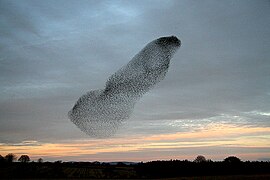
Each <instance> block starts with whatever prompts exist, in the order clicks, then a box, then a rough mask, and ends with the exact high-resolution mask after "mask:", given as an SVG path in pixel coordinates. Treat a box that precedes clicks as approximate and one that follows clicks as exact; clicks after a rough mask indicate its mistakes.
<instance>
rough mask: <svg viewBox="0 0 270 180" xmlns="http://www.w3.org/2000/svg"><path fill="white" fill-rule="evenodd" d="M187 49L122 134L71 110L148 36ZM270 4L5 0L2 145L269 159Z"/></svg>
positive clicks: (56, 152)
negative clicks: (92, 132)
mask: <svg viewBox="0 0 270 180" xmlns="http://www.w3.org/2000/svg"><path fill="white" fill-rule="evenodd" d="M167 35H176V36H177V37H178V38H179V39H181V41H182V46H181V48H180V50H179V51H178V52H177V54H176V55H175V56H174V58H173V59H172V61H171V66H170V69H169V72H168V74H167V77H166V78H165V80H163V81H162V82H161V83H160V84H158V85H157V86H156V88H155V89H153V90H152V91H150V92H149V93H147V94H146V95H145V96H144V97H143V98H142V99H141V100H140V102H139V103H137V104H136V107H135V109H134V112H133V115H132V117H131V118H130V119H129V120H127V121H126V122H125V123H124V124H123V126H122V127H120V128H119V130H118V132H117V134H116V135H115V136H114V137H111V138H107V139H93V138H91V137H89V136H87V135H85V134H84V133H83V132H81V131H80V130H79V129H78V128H77V127H76V126H75V125H74V124H73V123H72V122H70V120H69V119H68V118H67V112H68V111H69V110H70V109H71V108H72V106H73V105H74V103H75V101H76V100H77V99H78V98H79V97H80V96H81V95H82V94H84V93H86V92H87V91H89V90H94V89H100V88H103V87H104V85H105V82H106V80H107V78H108V77H109V76H110V75H111V74H113V73H114V72H115V71H116V70H118V69H119V68H120V67H122V66H123V65H125V64H126V63H127V62H128V61H129V60H130V59H131V58H132V57H133V56H134V55H135V54H136V53H137V52H138V51H139V50H140V49H142V48H143V47H144V46H145V45H146V44H147V43H148V42H150V41H152V40H153V39H156V38H158V37H160V36H167ZM269 49H270V1H267V0H257V1H254V0H231V1H230V0H226V1H216V0H213V1H208V0H203V1H199V0H179V1H172V0H167V1H163V0H156V1H149V0H144V1H99V0H97V1H84V0H79V1H77V0H74V1H73V0H46V1H45V0H44V1H43V0H0V154H1V155H2V156H4V155H6V154H7V153H15V154H17V155H21V154H28V155H29V156H30V157H31V158H32V159H37V158H40V157H41V158H43V159H44V160H45V161H46V160H50V161H54V160H59V159H62V160H65V161H69V160H74V161H95V160H98V161H149V160H155V159H189V160H192V159H194V158H195V157H196V156H197V155H204V156H205V157H206V158H209V159H212V160H222V159H224V158H225V157H227V156H229V155H235V156H238V157H239V158H241V159H242V160H267V159H268V160H269V158H270V50H269Z"/></svg>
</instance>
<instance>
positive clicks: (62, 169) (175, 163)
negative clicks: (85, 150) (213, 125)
mask: <svg viewBox="0 0 270 180" xmlns="http://www.w3.org/2000/svg"><path fill="white" fill-rule="evenodd" d="M10 178H14V179H18V178H42V179H46V178H57V179H67V178H70V179H78V178H83V179H142V178H143V179H169V180H176V179H237V180H238V179H270V162H212V161H211V162H200V163H196V162H190V161H179V160H171V161H153V162H147V163H137V164H130V165H126V164H124V163H118V164H115V165H111V164H107V163H98V162H95V163H90V162H63V163H62V162H54V163H52V162H44V163H37V162H30V163H20V162H13V163H2V164H0V179H10Z"/></svg>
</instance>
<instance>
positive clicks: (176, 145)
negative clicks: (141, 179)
mask: <svg viewBox="0 0 270 180" xmlns="http://www.w3.org/2000/svg"><path fill="white" fill-rule="evenodd" d="M196 148H204V149H203V150H201V152H202V153H204V154H209V156H210V157H209V158H214V159H222V158H225V157H224V156H226V155H227V154H228V155H230V153H235V152H234V151H232V150H230V148H243V149H245V148H247V149H252V150H253V151H252V152H249V153H247V152H242V153H237V152H236V153H237V154H238V155H239V156H241V157H242V158H245V159H249V160H256V158H260V157H269V156H270V152H269V151H268V152H267V150H263V151H259V150H260V149H267V148H270V128H269V127H249V126H242V127H240V126H235V125H230V124H210V125H208V126H206V127H205V128H202V129H199V130H196V131H191V132H181V133H174V134H161V135H149V136H141V137H136V136H133V137H129V138H111V139H98V140H97V139H91V140H73V141H69V142H59V143H42V142H37V141H24V142H22V143H20V144H0V154H1V155H2V156H4V155H6V154H8V153H14V154H16V155H18V156H19V155H22V154H28V155H29V156H30V157H31V158H32V159H38V158H40V157H42V158H44V159H45V160H46V159H47V158H48V159H55V160H56V159H59V158H60V159H63V160H76V161H79V160H82V161H84V160H89V161H91V160H94V159H95V160H100V161H111V160H115V161H116V160H129V161H147V160H154V159H153V158H155V157H156V158H158V159H176V158H182V159H190V158H194V157H195V156H196V155H198V154H192V152H190V153H189V152H188V151H189V150H188V149H190V150H194V149H196ZM208 148H209V149H215V148H225V149H228V150H227V151H228V153H227V154H224V152H223V154H218V152H217V153H216V154H211V153H210V152H209V153H208V150H207V149H208ZM182 150H187V151H184V152H185V154H181V153H180V151H182ZM256 150H257V151H256ZM171 151H172V152H174V154H172V155H170V153H169V154H168V152H171ZM177 151H179V153H178V154H177ZM142 153H146V154H147V153H150V155H149V157H146V155H142ZM194 153H196V152H194ZM101 154H102V155H104V154H106V155H107V156H108V157H106V156H105V157H102V156H101ZM136 154H140V155H139V156H135V155H136ZM115 155H121V156H119V157H121V158H122V159H119V157H117V156H115ZM114 156H115V158H114ZM134 156H135V157H134ZM87 157H89V158H87ZM101 157H102V158H101Z"/></svg>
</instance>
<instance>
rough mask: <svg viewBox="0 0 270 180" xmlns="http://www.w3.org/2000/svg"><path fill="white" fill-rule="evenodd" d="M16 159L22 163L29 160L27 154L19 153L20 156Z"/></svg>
mask: <svg viewBox="0 0 270 180" xmlns="http://www.w3.org/2000/svg"><path fill="white" fill-rule="evenodd" d="M18 161H20V162H22V163H27V162H29V161H30V157H29V156H28V155H21V157H20V158H19V159H18Z"/></svg>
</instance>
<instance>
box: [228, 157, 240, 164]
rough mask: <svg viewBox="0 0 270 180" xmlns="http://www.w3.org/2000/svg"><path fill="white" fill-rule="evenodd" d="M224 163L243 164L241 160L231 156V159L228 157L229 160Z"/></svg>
mask: <svg viewBox="0 0 270 180" xmlns="http://www.w3.org/2000/svg"><path fill="white" fill-rule="evenodd" d="M224 162H228V163H239V162H241V160H240V159H239V158H238V157H235V156H229V157H227V158H225V159H224Z"/></svg>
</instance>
